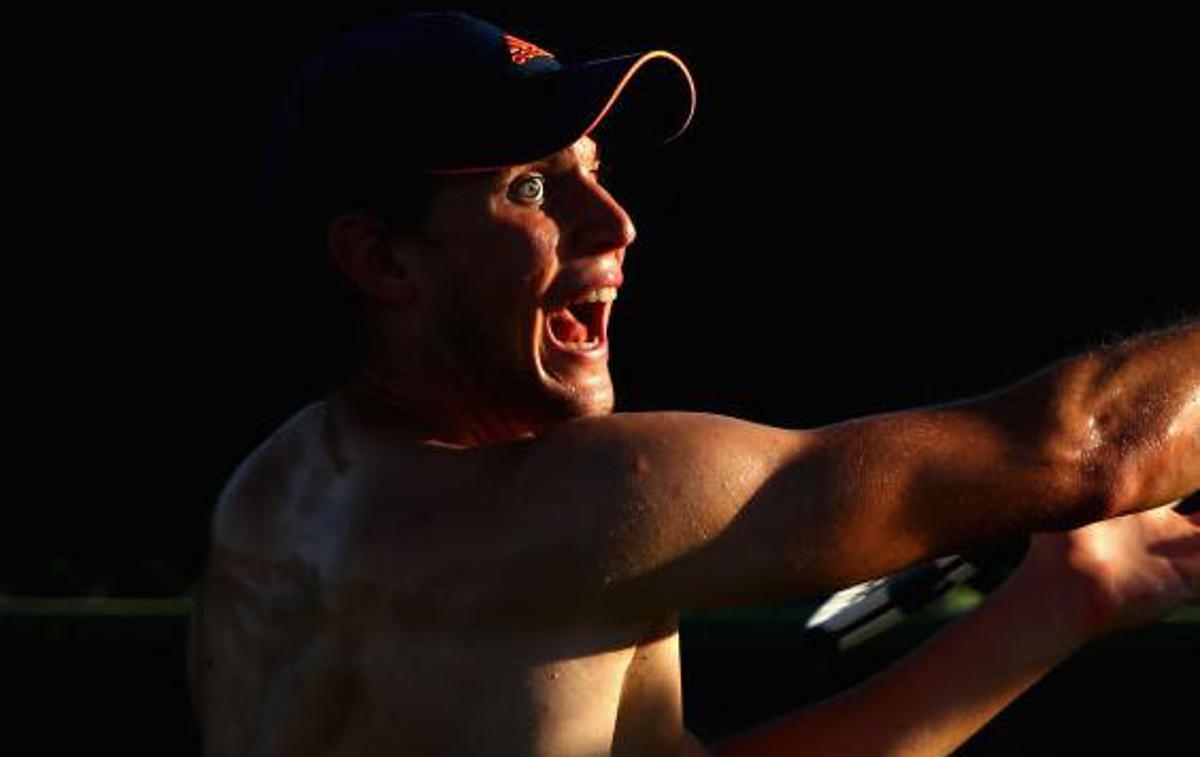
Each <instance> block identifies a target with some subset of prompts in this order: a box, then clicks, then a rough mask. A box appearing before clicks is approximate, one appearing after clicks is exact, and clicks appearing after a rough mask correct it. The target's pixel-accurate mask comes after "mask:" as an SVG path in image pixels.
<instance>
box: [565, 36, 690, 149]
mask: <svg viewBox="0 0 1200 757" xmlns="http://www.w3.org/2000/svg"><path fill="white" fill-rule="evenodd" d="M655 58H666V59H667V60H669V61H671V62H672V63H674V64H675V65H677V66H679V70H680V71H682V72H683V78H685V79H687V85H688V90H689V91H690V92H691V98H690V100H689V104H688V115H687V118H686V119H685V120H684V122H683V126H682V127H680V129H679V131H677V132H675V133H674V134H672V135H671V136H670V137H667V139H666V140H665V141H664V142H663V144H666V143H667V142H674V141H675V140H676V139H679V136H680V135H681V134H683V133H684V132H685V131H687V127H688V125H689V124H691V122H692V116H694V115H695V114H696V82H694V81H692V72H691V71H688V67H687V66H685V65H684V64H683V61H681V60H680V59H679V58H678V57H677V56H675V55H673V54H671V53H669V52H667V51H666V50H655V51H653V52H649V53H646V54H645V55H643V56H642V57H640V58H638V59H637V61H635V62H634V64H633V65H632V66H630V67H629V70H628V71H626V72H625V75H624V76H622V77H621V81H620V82H619V83H618V84H617V88H616V89H615V90H613V93H612V96H611V97H609V98H608V102H607V103H605V104H604V109H603V110H601V111H600V115H598V116H596V120H595V121H592V125H591V126H589V127H587V130H586V131H584V132H583V136H585V137H586V136H587V135H588V134H591V133H592V131H593V130H594V129H595V128H596V127H597V126H599V125H600V122H601V121H603V120H604V117H605V116H607V115H608V112H609V111H610V110H612V107H613V105H615V104H616V102H617V98H619V97H620V96H621V92H623V91H624V90H625V87H626V85H628V84H629V80H630V79H632V78H633V75H634V74H636V73H637V72H638V69H640V68H641V67H642V66H644V65H646V64H647V63H649V62H650V61H652V60H654V59H655Z"/></svg>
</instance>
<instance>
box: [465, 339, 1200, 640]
mask: <svg viewBox="0 0 1200 757" xmlns="http://www.w3.org/2000/svg"><path fill="white" fill-rule="evenodd" d="M1198 444H1200V324H1198V323H1197V322H1192V323H1190V324H1188V325H1185V326H1183V327H1180V328H1176V329H1173V330H1170V331H1164V332H1159V333H1156V334H1150V335H1146V336H1143V337H1140V338H1138V339H1135V340H1130V341H1128V342H1125V343H1123V344H1121V345H1117V346H1115V347H1111V348H1107V349H1102V350H1096V351H1093V352H1090V353H1086V354H1084V355H1080V356H1076V357H1072V358H1068V359H1064V360H1061V361H1059V362H1057V363H1055V364H1053V365H1051V366H1049V367H1047V368H1045V369H1043V370H1042V371H1040V372H1038V373H1036V374H1034V375H1033V376H1031V377H1029V378H1027V379H1025V380H1023V381H1021V382H1018V383H1016V384H1013V385H1011V386H1008V387H1004V388H1002V389H999V390H997V391H995V392H992V393H990V394H986V395H983V396H980V397H976V398H972V399H968V400H963V401H960V402H954V403H948V404H944V405H939V406H933V407H925V408H917V409H913V410H906V411H901V412H894V413H886V414H881V415H875V416H870V417H866V418H861V419H856V420H852V421H848V422H845V423H839V424H834V425H831V426H827V427H822V428H817V429H813V430H787V429H779V428H772V427H769V426H763V425H760V424H755V423H750V422H747V421H743V420H739V419H735V418H724V417H720V416H714V415H705V414H699V413H634V414H618V415H612V416H608V417H601V418H587V419H581V420H579V421H572V422H569V423H564V424H561V425H560V426H559V427H557V428H555V429H554V430H553V431H551V432H549V433H547V434H546V435H545V436H543V437H542V438H540V439H537V440H534V441H532V442H530V443H529V445H528V446H526V447H521V448H518V449H516V450H502V451H500V452H498V453H495V454H504V455H511V456H513V457H514V458H515V459H513V460H512V462H511V464H510V463H509V462H508V461H502V462H503V464H493V465H492V466H491V467H493V468H495V469H501V470H505V471H511V474H510V475H509V476H508V479H507V480H505V481H503V482H501V483H500V484H498V485H497V487H496V490H497V491H499V492H501V493H502V505H501V506H499V507H497V506H496V505H495V503H494V502H490V501H489V502H487V503H485V504H486V510H485V511H484V512H481V513H478V514H475V515H473V517H477V518H480V519H482V518H488V517H494V518H497V519H498V520H497V527H504V528H509V529H513V530H514V531H515V532H519V533H522V534H524V535H525V537H524V538H525V543H526V545H527V547H528V549H527V550H526V552H525V554H526V555H527V556H528V557H526V558H525V560H526V562H527V565H528V569H527V573H528V582H527V583H521V585H522V590H523V595H522V596H526V597H527V596H535V597H546V598H550V599H551V600H552V601H555V602H557V601H559V600H558V598H560V597H563V596H570V597H575V598H578V599H579V602H580V604H581V605H585V606H588V607H601V608H606V609H607V610H609V611H612V612H616V613H620V614H622V615H633V616H638V617H656V616H658V615H661V613H663V612H669V611H670V612H673V611H680V610H683V611H687V610H693V609H698V608H703V607H714V606H722V605H729V604H737V603H769V602H775V601H786V600H789V599H795V598H799V597H806V596H814V595H819V594H822V593H825V594H827V593H829V592H832V591H835V590H837V589H840V588H843V587H846V586H850V585H853V584H855V583H859V582H861V581H864V580H867V579H870V578H875V577H878V576H881V575H886V574H888V573H893V572H895V571H897V570H900V569H902V568H905V567H907V566H910V565H913V564H915V563H917V562H919V561H921V560H925V559H929V558H932V557H935V556H937V555H942V554H950V553H954V552H969V551H972V550H974V549H977V548H980V547H983V546H985V545H989V544H998V543H1001V542H1003V541H1005V540H1008V539H1011V538H1013V537H1017V536H1020V535H1024V534H1027V533H1030V532H1033V531H1049V530H1064V529H1068V528H1072V527H1075V526H1079V525H1083V524H1085V523H1089V522H1092V521H1094V520H1098V519H1101V518H1105V517H1111V516H1113V515H1115V514H1118V513H1123V512H1132V511H1137V510H1143V509H1148V508H1151V507H1153V506H1155V505H1159V504H1163V503H1165V502H1168V501H1171V500H1174V499H1179V498H1181V497H1184V496H1186V495H1188V494H1190V493H1191V492H1192V491H1195V490H1196V489H1198V488H1200V450H1198V449H1197V445H1198ZM485 454H493V453H485ZM485 546H486V545H485ZM481 549H482V547H481ZM501 557H503V558H504V559H508V556H507V555H502V556H501ZM547 561H551V562H553V564H555V565H556V566H558V569H556V570H555V571H554V572H553V573H552V574H548V573H547V572H546V571H545V570H543V569H542V568H541V566H542V565H544V564H547ZM505 575H510V574H505ZM519 583H520V582H519ZM534 589H538V590H537V591H534ZM497 591H499V589H497ZM602 611H603V610H602Z"/></svg>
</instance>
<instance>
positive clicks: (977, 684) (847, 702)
mask: <svg viewBox="0 0 1200 757" xmlns="http://www.w3.org/2000/svg"><path fill="white" fill-rule="evenodd" d="M1198 596H1200V513H1191V514H1189V515H1183V514H1181V513H1179V512H1176V511H1175V510H1174V509H1173V505H1168V506H1166V507H1160V508H1157V509H1155V510H1151V511H1147V512H1142V513H1138V514H1136V515H1129V516H1124V517H1121V518H1117V519H1114V520H1109V521H1102V522H1100V523H1095V524H1092V525H1090V526H1087V527H1084V528H1080V529H1076V530H1075V531H1071V532H1068V533H1060V534H1040V535H1038V536H1036V537H1035V540H1034V543H1033V546H1032V547H1031V549H1030V552H1029V554H1028V556H1027V557H1026V559H1025V560H1024V561H1023V562H1022V564H1021V566H1020V568H1019V569H1018V570H1017V571H1016V572H1015V573H1014V574H1013V576H1012V577H1010V578H1009V580H1008V581H1006V582H1005V584H1003V585H1002V586H1001V587H1000V588H999V589H997V590H996V591H995V592H993V593H992V595H991V597H989V599H988V601H987V602H986V603H985V604H984V605H983V606H982V607H981V608H980V609H979V610H978V611H976V612H975V613H973V614H971V615H969V616H967V617H966V618H964V619H963V620H961V621H959V622H958V623H955V624H954V625H952V626H951V627H949V628H947V629H945V630H944V631H942V632H941V633H940V634H938V635H937V636H935V637H934V638H933V639H931V640H930V641H929V642H927V643H926V644H925V645H924V646H922V647H920V648H918V649H917V650H916V651H915V652H913V653H912V654H910V655H909V656H907V657H905V658H903V659H902V660H900V661H899V662H898V663H896V664H895V665H893V666H892V667H890V668H888V669H887V670H885V671H883V672H882V673H880V674H878V675H876V676H875V677H874V678H872V679H869V680H868V681H866V682H865V683H863V684H861V685H859V686H858V687H856V688H853V689H851V690H849V691H847V692H844V693H842V694H840V695H838V696H835V697H833V698H832V699H830V700H827V701H825V702H822V703H819V704H817V705H815V706H813V707H810V708H807V709H805V710H802V711H799V712H797V713H795V714H792V715H790V716H788V717H786V718H784V719H782V720H780V721H777V722H774V723H771V724H768V725H765V726H762V727H760V728H758V729H756V730H754V731H751V732H749V733H747V734H744V735H741V736H738V737H735V738H733V739H731V740H729V741H726V742H723V743H721V744H719V745H718V746H717V747H716V749H715V753H716V754H721V755H760V754H761V755H768V754H800V753H804V754H816V755H822V754H837V755H848V754H849V755H855V754H863V755H880V754H889V755H890V754H905V755H943V754H949V753H950V752H952V751H953V750H954V749H955V748H957V747H958V746H959V745H961V744H962V743H964V742H965V741H966V740H967V739H969V738H970V737H971V736H972V735H973V734H974V733H976V732H977V731H978V730H979V729H980V728H982V727H983V726H984V725H985V724H987V723H988V722H989V721H990V720H991V719H992V718H993V717H995V716H996V715H997V714H999V713H1000V712H1001V711H1002V710H1003V709H1004V708H1005V707H1007V706H1008V705H1009V704H1010V703H1011V702H1012V701H1013V700H1015V699H1016V698H1017V697H1018V696H1020V695H1021V694H1022V693H1023V692H1024V691H1025V690H1027V689H1028V688H1029V687H1030V686H1032V685H1033V684H1034V683H1036V682H1037V681H1038V680H1039V679H1040V678H1041V677H1042V676H1044V675H1045V674H1046V673H1048V672H1049V671H1050V670H1051V669H1052V668H1053V667H1054V666H1055V665H1057V664H1058V663H1060V662H1062V661H1063V660H1065V659H1066V658H1067V657H1068V656H1069V655H1070V654H1072V653H1073V652H1074V651H1075V650H1077V649H1078V648H1079V647H1081V646H1082V645H1084V644H1086V643H1088V642H1089V641H1090V640H1092V639H1095V638H1097V637H1100V636H1103V635H1105V634H1107V633H1109V632H1112V631H1114V630H1119V629H1123V628H1129V627H1134V626H1139V625H1144V624H1146V623H1150V622H1153V621H1154V620H1155V619H1157V618H1159V617H1161V616H1162V615H1163V614H1165V613H1166V612H1167V611H1169V610H1170V609H1172V608H1173V607H1176V606H1178V605H1180V604H1183V603H1185V602H1188V601H1194V600H1195V599H1197V597H1198Z"/></svg>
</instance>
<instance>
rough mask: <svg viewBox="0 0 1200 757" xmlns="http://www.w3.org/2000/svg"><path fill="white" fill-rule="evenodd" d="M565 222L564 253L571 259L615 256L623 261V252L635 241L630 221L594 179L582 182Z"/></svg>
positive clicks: (635, 232)
mask: <svg viewBox="0 0 1200 757" xmlns="http://www.w3.org/2000/svg"><path fill="white" fill-rule="evenodd" d="M577 198H578V202H577V203H573V207H572V208H571V209H570V214H571V217H570V218H569V219H568V234H567V239H566V242H567V244H566V245H565V247H566V251H567V252H568V253H570V254H573V255H604V254H606V253H616V254H617V256H618V260H620V259H622V258H624V256H625V248H626V247H628V246H629V245H631V244H633V240H634V239H636V238H637V229H635V228H634V226H633V219H632V218H630V217H629V214H628V213H626V212H625V208H623V207H621V204H620V203H619V202H617V200H616V198H614V197H613V196H612V195H611V194H609V192H608V190H606V189H605V188H604V187H602V186H601V185H600V184H599V183H598V182H596V180H595V179H592V178H590V177H589V178H587V179H583V180H581V184H580V189H579V192H578V195H577Z"/></svg>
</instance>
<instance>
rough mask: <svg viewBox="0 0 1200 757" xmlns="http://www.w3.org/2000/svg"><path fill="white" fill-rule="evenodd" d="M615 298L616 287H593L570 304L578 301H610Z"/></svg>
mask: <svg viewBox="0 0 1200 757" xmlns="http://www.w3.org/2000/svg"><path fill="white" fill-rule="evenodd" d="M615 299H617V288H616V287H600V288H599V289H593V290H592V291H590V292H588V293H587V294H585V295H584V296H582V297H580V298H579V299H578V300H575V302H572V303H571V304H572V305H574V304H576V303H579V302H612V301H613V300H615Z"/></svg>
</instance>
